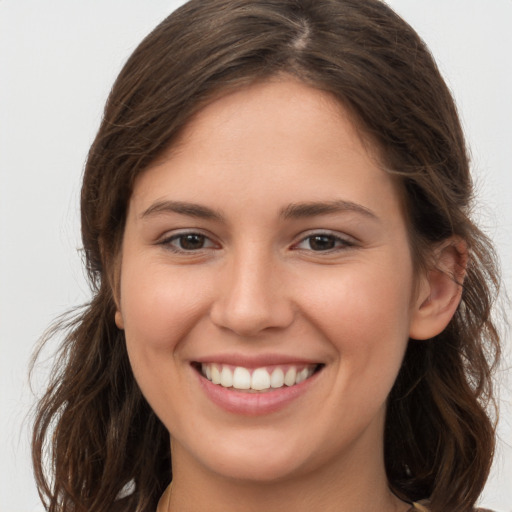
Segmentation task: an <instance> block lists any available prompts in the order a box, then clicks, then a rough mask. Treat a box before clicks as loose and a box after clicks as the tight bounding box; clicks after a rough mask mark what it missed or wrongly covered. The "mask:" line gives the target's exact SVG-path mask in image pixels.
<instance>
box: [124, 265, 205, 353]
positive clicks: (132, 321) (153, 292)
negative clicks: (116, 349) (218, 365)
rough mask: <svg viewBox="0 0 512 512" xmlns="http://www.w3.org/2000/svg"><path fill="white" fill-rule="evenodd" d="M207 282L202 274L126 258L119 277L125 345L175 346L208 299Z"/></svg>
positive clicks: (154, 347)
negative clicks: (135, 262)
mask: <svg viewBox="0 0 512 512" xmlns="http://www.w3.org/2000/svg"><path fill="white" fill-rule="evenodd" d="M199 283H201V286H198V285H199ZM207 283H208V280H206V279H204V278H203V277H202V276H198V275H197V274H196V275H195V276H192V274H191V273H187V272H186V271H180V270H179V269H178V270H171V269H170V268H169V267H166V266H155V265H153V266H151V265H147V266H145V265H137V266H136V265H131V264H130V262H127V263H126V265H125V266H124V268H123V273H122V277H121V310H122V314H123V319H124V324H125V333H126V339H127V343H128V345H129V349H132V350H150V351H155V350H156V351H160V350H162V351H166V350H169V349H170V348H176V345H178V344H179V341H180V340H181V339H182V338H183V337H184V336H185V335H186V333H188V332H189V331H190V329H191V328H192V327H193V325H194V324H195V323H196V321H197V318H198V317H199V316H201V314H202V312H203V311H204V309H205V307H206V304H207V303H208V300H209V299H208V297H209V295H210V290H209V287H208V285H207Z"/></svg>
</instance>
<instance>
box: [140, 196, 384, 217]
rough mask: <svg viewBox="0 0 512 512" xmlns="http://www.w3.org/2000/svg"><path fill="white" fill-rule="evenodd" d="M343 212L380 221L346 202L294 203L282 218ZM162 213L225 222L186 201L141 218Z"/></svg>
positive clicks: (161, 204)
mask: <svg viewBox="0 0 512 512" xmlns="http://www.w3.org/2000/svg"><path fill="white" fill-rule="evenodd" d="M343 212H355V213H359V214H361V215H364V216H365V217H368V218H370V219H373V220H379V218H378V216H377V215H376V214H375V213H374V212H372V211H371V210H370V209H369V208H366V207H365V206H363V205H360V204H358V203H353V202H352V201H344V200H334V201H313V202H306V203H292V204H290V205H288V206H287V207H285V208H283V209H282V210H281V211H280V217H281V218H283V219H301V218H306V217H315V216H317V215H329V214H334V213H343ZM161 213H178V214H180V215H186V216H189V217H196V218H199V219H208V220H215V221H218V222H224V216H223V215H222V214H221V213H220V212H218V211H216V210H213V209H212V208H209V207H207V206H203V205H200V204H196V203H189V202H184V201H157V202H156V203H153V204H152V205H151V206H150V207H149V208H147V209H146V210H144V212H142V214H141V215H140V218H141V219H144V218H146V217H152V216H154V215H158V214H161Z"/></svg>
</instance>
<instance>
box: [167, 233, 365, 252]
mask: <svg viewBox="0 0 512 512" xmlns="http://www.w3.org/2000/svg"><path fill="white" fill-rule="evenodd" d="M187 237H188V238H192V237H195V238H196V240H197V239H199V242H200V243H201V242H202V243H201V247H197V248H188V249H187V248H184V247H183V242H184V240H185V239H186V238H187ZM315 239H316V241H317V242H319V243H320V244H322V243H326V242H327V243H328V244H332V245H333V246H332V247H328V248H324V249H318V250H315V249H314V248H312V246H311V243H312V241H313V240H315ZM308 241H309V247H300V246H301V245H302V244H304V243H308ZM175 243H176V245H174V244H175ZM205 243H206V244H207V245H206V246H205ZM159 245H163V246H165V247H166V248H168V249H169V250H170V251H172V252H174V253H178V254H187V253H188V254H197V253H198V252H200V251H203V250H208V249H212V248H215V249H217V248H219V246H218V245H217V244H216V243H215V242H213V241H212V240H211V239H210V237H208V236H207V235H204V234H203V233H200V232H197V231H187V232H182V233H177V234H175V235H172V236H169V237H167V238H165V239H164V240H162V241H161V242H159ZM354 246H355V243H354V242H353V241H351V240H348V239H346V238H343V237H340V236H338V235H335V234H333V233H331V232H322V231H315V232H312V233H310V234H308V235H307V236H304V237H303V238H301V239H300V240H299V242H297V243H295V244H293V245H292V250H297V251H308V252H313V253H332V252H335V251H340V250H341V251H342V250H346V249H349V248H351V247H354Z"/></svg>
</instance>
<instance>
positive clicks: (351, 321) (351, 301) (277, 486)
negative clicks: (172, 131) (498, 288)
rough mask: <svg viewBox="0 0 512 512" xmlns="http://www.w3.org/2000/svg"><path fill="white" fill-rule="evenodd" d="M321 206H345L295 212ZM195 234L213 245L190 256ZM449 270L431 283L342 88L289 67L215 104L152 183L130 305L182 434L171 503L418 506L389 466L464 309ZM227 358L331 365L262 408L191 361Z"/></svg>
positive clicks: (134, 350) (145, 193)
mask: <svg viewBox="0 0 512 512" xmlns="http://www.w3.org/2000/svg"><path fill="white" fill-rule="evenodd" d="M169 202H174V203H172V204H170V203H169ZM176 202H180V205H179V206H180V208H176ZM341 202H343V203H341ZM183 203H186V204H187V205H190V204H193V205H195V206H194V208H195V209H194V208H192V209H191V208H190V207H188V209H187V208H186V209H184V208H183ZM311 203H322V204H324V203H326V204H328V205H330V206H331V208H330V209H327V211H324V212H323V213H322V212H319V211H318V209H317V210H316V211H311V209H310V210H309V211H306V210H307V209H304V208H302V210H300V211H299V209H298V208H295V209H293V208H291V205H295V206H296V205H298V204H307V205H309V204H311ZM333 204H336V208H332V206H333ZM197 205H199V206H200V207H201V208H203V209H204V208H207V209H209V210H211V212H214V213H215V216H213V217H212V216H211V215H210V217H205V216H204V215H200V213H201V211H200V210H198V209H197ZM347 205H348V206H347ZM177 210H179V211H177ZM286 212H287V213H288V215H286V214H285V213H286ZM203 213H204V212H203ZM187 233H188V234H190V233H196V234H199V235H202V236H204V238H199V239H198V238H193V240H194V241H195V243H196V245H193V246H192V247H193V248H192V249H189V247H190V246H185V249H184V248H183V243H184V242H186V241H187V240H186V239H184V238H183V236H184V235H185V234H187ZM178 235H181V238H180V237H179V236H178ZM315 235H321V236H326V237H327V238H324V239H322V240H323V241H324V242H326V244H327V245H326V246H325V245H324V246H321V249H322V250H318V244H317V245H315V243H314V242H318V240H319V239H318V238H312V237H314V236H315ZM198 240H199V242H197V241H198ZM201 244H202V245H201ZM329 244H330V245H329ZM194 247H195V248H194ZM325 247H327V249H326V250H323V249H325ZM450 247H451V246H450ZM187 248H188V249H187ZM315 249H316V250H315ZM454 254H455V251H453V250H449V249H446V246H445V247H444V248H442V249H441V250H440V251H439V255H442V257H441V256H440V257H439V260H443V262H444V264H445V266H446V267H448V268H449V267H451V266H453V265H454V263H455V259H456V258H455V256H453V255H454ZM443 276H444V274H442V273H440V272H435V271H432V272H431V273H430V274H428V275H425V276H424V275H416V273H415V270H414V267H413V264H412V260H411V251H410V246H409V241H408V235H407V229H406V224H405V221H404V215H403V211H402V207H401V203H400V200H399V193H398V189H397V186H396V184H395V182H394V181H393V180H392V178H391V177H390V176H389V175H388V174H386V173H385V172H384V171H383V170H381V169H380V168H379V165H378V162H377V160H376V159H375V158H374V157H372V156H371V155H370V154H368V152H367V150H366V149H365V146H363V144H362V142H361V140H360V138H359V136H358V133H357V131H356V130H355V128H354V125H353V123H352V122H351V120H350V117H349V115H348V114H347V112H346V111H345V110H344V109H343V108H342V106H340V105H339V104H338V103H336V102H335V101H334V100H333V99H332V98H331V97H330V96H329V95H328V94H326V93H324V92H321V91H318V90H316V89H314V88H311V87H309V86H307V85H304V84H302V83H299V82H297V81H295V80H293V79H291V78H286V77H281V78H279V79H277V78H276V79H274V80H271V81H267V82H264V83H258V84H255V85H252V86H250V87H247V88H243V89H241V90H239V91H237V92H232V93H230V94H228V95H226V96H223V97H221V98H220V99H217V100H216V101H214V102H213V103H211V104H209V105H208V106H206V107H205V108H204V109H203V110H202V111H201V112H200V113H199V114H198V115H197V116H196V117H195V118H194V119H193V120H192V121H191V122H190V123H189V125H188V126H187V129H186V130H185V132H184V134H183V136H182V137H181V140H180V142H179V144H178V145H176V146H175V147H174V148H171V149H170V150H169V151H168V152H167V154H166V155H165V156H164V158H163V159H161V160H159V162H158V163H157V164H155V165H153V166H152V167H151V168H149V169H148V170H146V171H145V172H144V173H143V174H142V175H141V176H140V177H139V178H138V180H137V181H136V183H135V187H134V191H133V195H132V198H131V201H130V204H129V211H128V216H127V222H126V228H125V233H124V240H123V248H122V262H121V274H120V293H119V298H118V302H119V306H118V311H117V313H116V322H117V325H118V326H119V327H120V328H121V329H124V330H125V334H126V343H127V348H128V353H129V357H130V361H131V364H132V367H133V371H134V374H135V377H136V379H137V381H138V383H139V385H140V387H141V389H142V391H143V393H144V395H145V397H146V398H147V400H148V401H149V403H150V405H151V406H152V408H153V409H154V410H155V412H156V413H157V414H158V416H159V417H160V418H161V420H162V421H163V423H164V424H165V426H166V427H167V428H168V430H169V432H170V433H171V438H172V442H171V449H172V459H173V475H174V477H173V489H172V495H171V496H170V503H169V505H170V507H171V508H172V510H173V511H186V510H210V511H217V510H218V511H229V510H237V511H253V510H254V511H256V510H267V511H269V510H270V511H274V510H275V511H277V510H284V509H285V508H286V509H290V510H295V511H299V512H300V511H306V510H308V511H309V510H313V509H314V510H324V511H334V510H337V511H339V510H343V511H346V512H356V511H363V510H376V509H379V510H384V511H394V510H407V508H408V506H407V505H406V504H405V503H403V502H401V501H400V500H398V499H397V498H396V497H395V496H394V495H392V493H391V492H390V491H389V489H388V485H387V480H386V475H385V470H384V460H383V448H382V447H383V429H384V419H385V410H386V398H387V396H388V394H389V391H390V389H391V387H392V385H393V382H394V380H395V378H396V376H397V373H398V371H399V368H400V365H401V362H402V359H403V355H404V351H405V349H406V345H407V342H408V339H409V337H410V336H411V337H414V338H418V339H420V338H427V337H430V336H433V335H435V334H437V333H438V332H440V331H441V330H442V329H443V328H444V326H445V325H446V324H447V322H448V321H449V319H450V318H451V315H452V314H453V310H454V309H455V307H456V305H457V303H458V293H459V291H458V288H457V287H456V286H452V285H450V283H451V280H448V279H445V278H444V277H443ZM223 354H236V355H239V356H240V357H242V356H244V357H249V358H250V357H253V356H261V355H262V354H264V355H265V357H266V356H267V355H272V356H275V355H278V356H282V357H284V358H289V359H291V360H293V359H294V358H300V359H306V360H308V361H314V362H317V363H321V364H322V365H323V367H322V369H321V371H320V372H319V373H318V374H317V375H315V380H314V382H313V381H312V383H311V384H309V385H308V387H307V390H306V391H305V392H304V393H302V394H301V395H300V396H299V397H298V398H296V399H295V400H293V401H292V402H291V403H289V404H287V405H286V406H285V407H284V408H281V409H279V410H277V411H274V412H272V413H269V414H262V415H253V416H246V415H242V414H234V413H232V412H228V411H226V410H224V409H222V408H220V407H218V405H216V404H214V403H213V402H212V401H211V400H210V399H209V398H208V396H206V394H205V393H204V391H203V389H202V387H201V386H200V385H199V380H200V377H199V376H198V372H197V371H196V369H194V367H193V365H192V364H191V363H193V362H194V361H198V360H199V361H208V360H209V359H212V358H215V357H222V355H223ZM165 505H167V503H166V504H162V507H164V506H165Z"/></svg>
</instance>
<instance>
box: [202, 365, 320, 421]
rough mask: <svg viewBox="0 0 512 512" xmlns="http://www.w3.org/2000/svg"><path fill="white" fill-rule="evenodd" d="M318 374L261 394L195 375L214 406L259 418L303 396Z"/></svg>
mask: <svg viewBox="0 0 512 512" xmlns="http://www.w3.org/2000/svg"><path fill="white" fill-rule="evenodd" d="M319 373H320V372H316V373H314V374H313V375H312V376H311V377H309V378H308V379H306V380H304V381H302V382H301V383H300V384H295V385H294V386H290V387H288V386H286V387H282V388H278V389H275V390H273V391H266V392H263V393H244V392H243V391H235V390H233V389H232V388H224V387H222V386H220V385H218V384H213V383H212V382H210V381H209V380H208V379H206V378H205V377H204V376H203V375H201V374H200V373H197V375H198V379H199V383H200V385H201V387H202V388H203V391H204V392H205V393H206V396H207V397H208V398H209V399H210V400H211V401H212V402H213V403H214V404H216V405H218V406H219V407H221V408H222V409H224V410H225V411H228V412H230V413H233V414H241V415H244V416H259V415H262V414H270V413H273V412H277V411H279V410H281V409H283V408H285V407H286V406H287V405H289V404H290V403H291V402H293V401H294V400H296V399H297V398H299V397H301V396H302V395H304V394H305V393H306V392H307V391H308V389H309V388H310V387H311V385H312V384H313V383H314V382H315V381H316V380H317V377H318V374H319Z"/></svg>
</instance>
